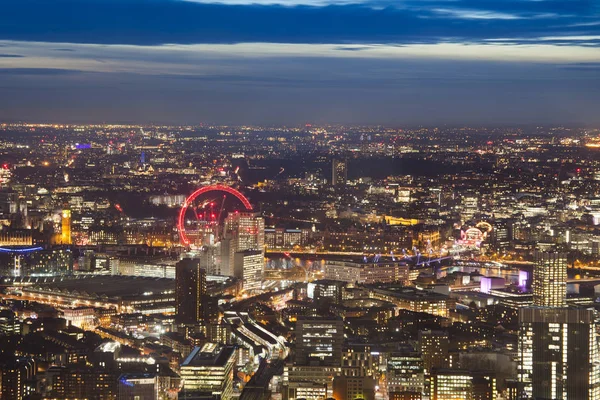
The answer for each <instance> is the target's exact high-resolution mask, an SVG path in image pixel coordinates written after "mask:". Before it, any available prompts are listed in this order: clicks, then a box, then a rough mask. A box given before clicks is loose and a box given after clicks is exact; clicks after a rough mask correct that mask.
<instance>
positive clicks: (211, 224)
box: [177, 185, 252, 246]
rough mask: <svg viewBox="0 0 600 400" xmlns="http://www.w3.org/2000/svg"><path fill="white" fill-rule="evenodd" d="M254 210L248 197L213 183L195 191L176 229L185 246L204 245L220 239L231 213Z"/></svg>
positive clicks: (180, 214) (184, 205)
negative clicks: (221, 228)
mask: <svg viewBox="0 0 600 400" xmlns="http://www.w3.org/2000/svg"><path fill="white" fill-rule="evenodd" d="M239 211H245V212H248V211H252V205H251V204H250V202H249V201H248V199H247V198H246V197H245V196H244V195H243V194H241V193H240V192H239V191H237V190H236V189H234V188H232V187H229V186H225V185H210V186H205V187H203V188H200V189H198V190H196V191H195V192H194V193H192V194H191V195H190V196H189V197H188V198H187V199H186V200H185V202H184V203H183V206H182V207H181V210H180V211H179V219H178V221H177V230H178V232H179V239H180V241H181V244H183V245H184V246H202V245H204V244H207V243H208V242H209V241H214V240H219V239H220V237H219V235H220V233H221V231H220V227H221V226H222V224H223V221H224V219H225V218H226V217H227V215H228V214H229V213H231V212H239Z"/></svg>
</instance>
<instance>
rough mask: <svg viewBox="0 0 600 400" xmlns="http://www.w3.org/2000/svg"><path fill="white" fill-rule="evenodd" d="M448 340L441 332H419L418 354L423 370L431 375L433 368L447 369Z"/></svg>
mask: <svg viewBox="0 0 600 400" xmlns="http://www.w3.org/2000/svg"><path fill="white" fill-rule="evenodd" d="M449 347H450V340H449V338H448V334H447V333H446V332H442V331H420V332H419V352H420V353H421V356H422V357H423V368H424V369H425V372H426V373H431V371H432V370H433V369H434V368H448V367H449V366H450V356H449Z"/></svg>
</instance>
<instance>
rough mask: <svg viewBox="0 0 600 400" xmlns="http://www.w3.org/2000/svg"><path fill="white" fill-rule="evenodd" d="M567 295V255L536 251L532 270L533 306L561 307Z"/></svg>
mask: <svg viewBox="0 0 600 400" xmlns="http://www.w3.org/2000/svg"><path fill="white" fill-rule="evenodd" d="M566 295H567V255H566V254H565V253H561V252H557V251H536V252H535V267H534V269H533V304H534V305H535V306H539V307H563V306H564V305H565V298H566Z"/></svg>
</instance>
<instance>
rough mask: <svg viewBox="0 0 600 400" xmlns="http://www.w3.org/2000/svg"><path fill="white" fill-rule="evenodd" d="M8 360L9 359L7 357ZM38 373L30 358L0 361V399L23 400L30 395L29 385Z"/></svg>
mask: <svg viewBox="0 0 600 400" xmlns="http://www.w3.org/2000/svg"><path fill="white" fill-rule="evenodd" d="M7 358H8V357H7ZM35 373H36V367H35V362H34V361H33V359H30V358H25V357H23V358H16V357H13V358H9V359H6V360H2V361H0V399H15V400H21V399H23V398H25V397H26V396H27V395H29V394H30V393H28V388H27V383H28V380H30V379H31V378H32V377H33V376H34V375H35Z"/></svg>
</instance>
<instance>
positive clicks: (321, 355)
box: [296, 317, 344, 366]
mask: <svg viewBox="0 0 600 400" xmlns="http://www.w3.org/2000/svg"><path fill="white" fill-rule="evenodd" d="M343 344H344V322H343V321H342V320H341V319H333V318H310V317H299V318H298V321H297V322H296V365H320V366H339V365H340V364H341V362H342V346H343Z"/></svg>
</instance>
